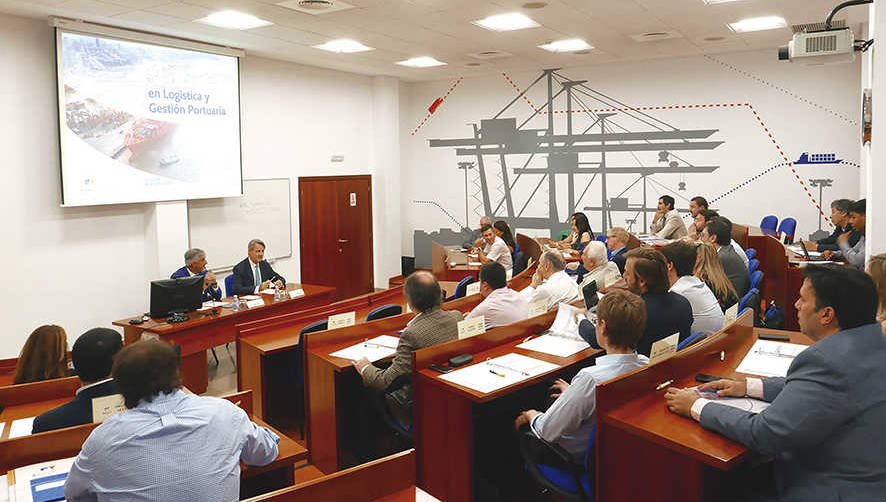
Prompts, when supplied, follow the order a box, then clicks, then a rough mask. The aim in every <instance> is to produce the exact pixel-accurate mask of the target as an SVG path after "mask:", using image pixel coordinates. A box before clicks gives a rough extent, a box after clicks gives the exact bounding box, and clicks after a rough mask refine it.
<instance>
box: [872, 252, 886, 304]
mask: <svg viewBox="0 0 886 502" xmlns="http://www.w3.org/2000/svg"><path fill="white" fill-rule="evenodd" d="M868 274H870V276H871V277H872V278H873V279H874V285H875V286H877V294H878V295H879V297H880V303H879V305H880V307H879V309H878V310H877V319H879V320H881V321H883V320H884V317H886V253H880V254H878V255H874V256H871V261H870V262H868Z"/></svg>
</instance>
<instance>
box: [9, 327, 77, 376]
mask: <svg viewBox="0 0 886 502" xmlns="http://www.w3.org/2000/svg"><path fill="white" fill-rule="evenodd" d="M67 371H68V336H67V335H66V334H65V330H64V329H62V327H61V326H56V325H54V324H47V325H44V326H40V327H39V328H37V329H35V330H34V332H33V333H31V335H30V336H29V337H28V340H27V341H26V342H25V346H24V347H22V352H21V354H20V355H19V356H18V364H17V365H16V367H15V376H13V378H12V383H13V384H20V383H29V382H39V381H41V380H49V379H51V378H60V377H63V376H66V375H67Z"/></svg>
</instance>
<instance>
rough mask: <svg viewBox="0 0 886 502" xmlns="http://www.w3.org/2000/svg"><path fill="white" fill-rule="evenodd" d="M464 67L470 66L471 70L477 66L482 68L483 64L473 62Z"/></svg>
mask: <svg viewBox="0 0 886 502" xmlns="http://www.w3.org/2000/svg"><path fill="white" fill-rule="evenodd" d="M465 66H470V67H472V68H473V67H477V66H483V64H482V63H476V62H474V63H465Z"/></svg>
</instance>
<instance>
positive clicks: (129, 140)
mask: <svg viewBox="0 0 886 502" xmlns="http://www.w3.org/2000/svg"><path fill="white" fill-rule="evenodd" d="M174 125H175V124H173V123H172V122H164V121H162V120H153V119H138V120H136V121H135V122H134V123H133V124H132V129H131V130H130V131H129V132H127V133H126V138H125V139H124V140H123V144H124V145H125V146H126V148H129V151H130V152H132V158H136V157H138V155H139V154H140V153H141V152H143V151H145V150H149V149H150V147H151V145H153V144H154V143H156V142H157V141H158V140H160V139H161V138H163V137H164V136H166V134H167V133H169V131H170V130H171V129H172V127H173V126H174Z"/></svg>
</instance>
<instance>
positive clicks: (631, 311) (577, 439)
mask: <svg viewBox="0 0 886 502" xmlns="http://www.w3.org/2000/svg"><path fill="white" fill-rule="evenodd" d="M645 323H646V307H645V305H644V304H643V300H641V299H640V297H638V296H637V295H635V294H633V293H629V292H627V291H624V290H616V291H613V292H610V293H607V294H606V296H604V297H603V299H602V300H600V303H599V304H598V306H597V327H596V330H595V333H596V337H597V344H598V345H599V346H600V347H602V348H603V349H605V350H606V355H605V356H600V357H598V358H597V359H596V361H595V363H594V365H592V366H588V367H586V368H583V369H581V370H579V372H578V373H577V374H576V375H575V377H573V378H572V382H570V383H566V382H565V381H563V380H560V379H559V378H558V379H557V381H556V382H554V385H553V386H552V387H551V391H552V397H554V398H555V401H554V403H553V404H552V405H551V406H550V408H548V410H547V411H545V412H544V413H541V412H539V411H536V410H527V411H524V412H523V413H521V414H520V415H519V416H518V417H517V420H516V422H515V424H514V425H515V426H516V428H517V429H520V427H522V426H523V425H526V424H529V428H530V430H532V432H533V433H534V434H535V435H536V436H538V437H539V438H541V439H544V440H545V441H548V442H552V443H557V444H558V445H560V446H561V447H562V448H563V449H564V450H566V451H567V452H569V454H570V455H572V459H573V462H575V463H576V464H579V465H581V466H584V455H585V450H586V449H587V447H588V440H589V439H590V436H591V432H592V431H593V429H594V410H595V409H596V395H595V394H596V389H597V385H598V384H601V383H603V382H605V381H607V380H611V379H613V378H615V377H617V376H620V375H623V374H625V373H628V372H630V371H633V370H635V369H637V368H640V367H643V366H645V365H646V364H648V363H649V359H648V358H647V357H646V356H642V355H639V354H637V352H636V351H635V349H636V347H637V342H638V341H639V340H640V337H641V336H642V335H643V327H644V326H645Z"/></svg>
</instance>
